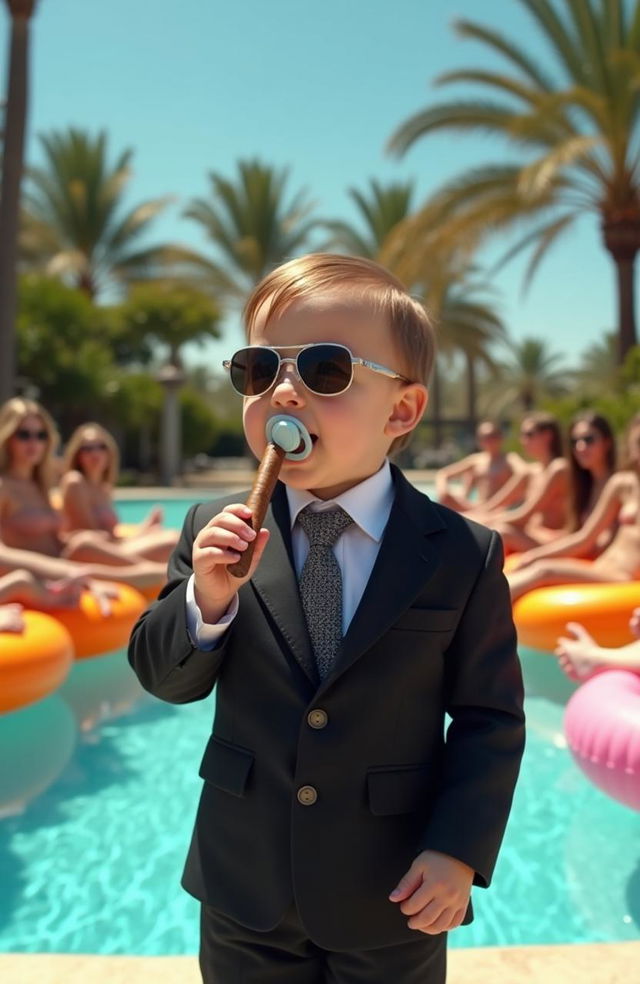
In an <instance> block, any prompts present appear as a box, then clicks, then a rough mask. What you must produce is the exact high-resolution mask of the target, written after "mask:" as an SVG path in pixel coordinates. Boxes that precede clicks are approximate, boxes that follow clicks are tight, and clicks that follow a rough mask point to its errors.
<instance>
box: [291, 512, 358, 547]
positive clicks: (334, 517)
mask: <svg viewBox="0 0 640 984" xmlns="http://www.w3.org/2000/svg"><path fill="white" fill-rule="evenodd" d="M298 522H299V523H300V526H301V527H302V529H303V530H304V531H305V533H306V534H307V537H308V538H309V545H310V546H311V547H332V546H333V545H334V543H337V541H338V540H339V539H340V537H341V536H342V534H343V533H344V531H345V530H346V529H348V528H349V527H350V526H351V524H352V523H353V520H352V518H351V516H350V515H349V513H348V512H345V511H344V509H341V508H340V506H336V508H335V509H323V510H321V511H317V510H312V509H311V506H305V508H304V509H303V510H302V511H301V512H300V513H299V514H298Z"/></svg>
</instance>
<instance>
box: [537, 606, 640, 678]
mask: <svg viewBox="0 0 640 984" xmlns="http://www.w3.org/2000/svg"><path fill="white" fill-rule="evenodd" d="M629 628H630V629H631V632H632V633H633V635H634V636H635V637H636V638H635V640H634V641H633V642H630V643H628V644H627V645H626V646H619V647H618V648H616V649H611V648H606V647H605V646H599V645H598V643H597V642H596V640H595V639H594V638H593V636H592V635H590V634H589V632H587V630H586V629H585V627H584V625H581V624H580V623H579V622H568V623H567V632H568V633H570V635H568V636H560V638H559V639H558V645H557V646H556V649H555V654H556V656H557V657H558V662H559V663H560V666H561V667H562V669H563V670H564V672H565V673H566V674H567V676H568V677H570V678H571V679H572V680H580V681H583V680H588V679H589V677H591V676H593V674H594V673H597V672H600V671H602V670H632V671H633V672H634V673H640V608H634V610H633V613H632V615H631V619H630V620H629Z"/></svg>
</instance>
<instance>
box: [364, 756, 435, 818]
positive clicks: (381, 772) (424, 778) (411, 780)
mask: <svg viewBox="0 0 640 984" xmlns="http://www.w3.org/2000/svg"><path fill="white" fill-rule="evenodd" d="M431 775H432V770H431V769H430V768H429V766H426V765H404V766H398V767H396V768H394V769H389V768H382V769H370V770H369V771H368V773H367V792H368V797H369V809H370V810H371V812H372V813H373V815H374V816H376V817H388V816H393V815H395V814H398V813H412V812H413V811H414V810H418V809H420V807H421V806H423V805H424V803H425V801H426V799H427V796H428V793H429V788H430V785H431V784H430V781H429V777H430V776H431Z"/></svg>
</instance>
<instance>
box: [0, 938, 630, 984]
mask: <svg viewBox="0 0 640 984" xmlns="http://www.w3.org/2000/svg"><path fill="white" fill-rule="evenodd" d="M634 966H635V967H640V941H638V942H626V943H573V944H556V945H553V946H545V945H535V946H506V947H473V948H469V949H452V950H450V951H449V974H448V977H449V981H450V984H514V982H517V984H555V982H562V984H629V980H630V978H629V974H630V971H631V968H632V967H634ZM0 980H2V981H3V982H4V984H148V982H149V981H150V980H153V982H154V984H177V982H179V984H199V982H200V974H199V972H198V962H197V959H196V958H195V957H129V956H109V957H107V956H94V955H84V954H46V953H44V954H11V953H0Z"/></svg>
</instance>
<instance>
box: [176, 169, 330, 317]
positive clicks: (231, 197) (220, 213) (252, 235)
mask: <svg viewBox="0 0 640 984" xmlns="http://www.w3.org/2000/svg"><path fill="white" fill-rule="evenodd" d="M288 178H289V171H288V169H287V168H283V169H282V170H280V171H278V170H276V169H275V168H273V167H271V166H269V165H267V164H262V163H260V161H258V160H248V161H242V160H241V161H239V162H238V174H237V177H236V179H235V180H230V179H229V178H225V177H223V175H221V174H219V173H217V172H216V171H211V172H210V174H209V180H210V183H211V195H210V197H209V198H208V199H207V198H196V199H193V200H192V201H191V202H190V203H189V205H188V207H187V209H186V210H185V213H184V214H185V216H186V217H187V218H190V219H194V221H196V222H198V223H199V224H200V225H201V226H202V227H203V229H204V231H205V233H206V235H207V237H208V238H209V240H210V241H211V243H212V244H213V245H214V246H215V248H216V251H217V253H218V257H217V258H215V259H208V258H207V257H204V256H203V257H199V258H198V257H195V256H193V257H192V263H193V266H194V268H195V269H196V270H199V272H200V275H201V276H202V277H203V279H204V280H205V281H206V282H208V283H209V284H210V285H212V286H213V287H214V288H215V289H216V290H217V291H220V290H222V291H223V292H224V293H225V294H226V295H227V296H229V297H232V298H234V299H236V300H242V299H243V298H244V297H245V296H246V294H247V293H248V292H249V291H250V290H251V288H252V287H253V285H254V284H256V283H257V282H258V281H259V280H261V279H262V277H263V276H264V275H265V274H266V273H268V272H269V271H270V270H271V269H273V267H275V266H277V265H278V264H279V263H282V262H283V261H284V260H287V259H290V258H292V257H293V256H295V255H296V254H297V253H300V252H301V251H303V250H304V249H305V247H306V246H307V244H308V241H309V237H310V235H311V233H312V232H313V230H314V229H316V228H318V227H319V226H320V223H319V221H318V220H316V219H310V218H309V216H310V214H311V212H312V210H313V207H314V206H313V203H311V202H309V201H307V199H306V193H305V192H304V191H300V192H298V193H297V194H295V195H294V196H293V198H291V199H290V200H289V201H288V202H287V201H286V194H287V181H288Z"/></svg>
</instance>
